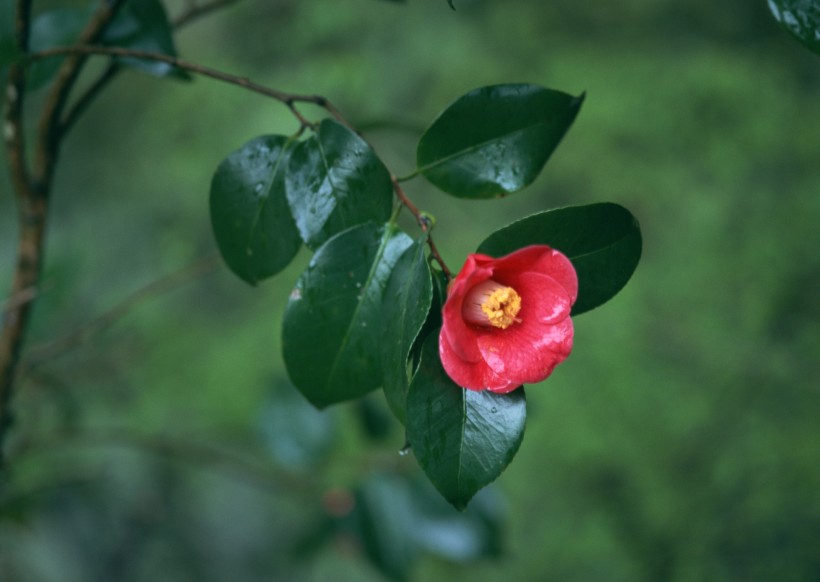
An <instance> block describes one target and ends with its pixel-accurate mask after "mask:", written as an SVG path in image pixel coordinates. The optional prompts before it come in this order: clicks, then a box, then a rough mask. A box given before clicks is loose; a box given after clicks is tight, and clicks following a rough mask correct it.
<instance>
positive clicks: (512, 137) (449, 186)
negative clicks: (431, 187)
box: [416, 84, 584, 198]
mask: <svg viewBox="0 0 820 582" xmlns="http://www.w3.org/2000/svg"><path fill="white" fill-rule="evenodd" d="M583 100H584V96H583V95H581V96H580V97H573V96H571V95H567V94H566V93H561V92H560V91H553V90H551V89H545V88H543V87H539V86H537V85H526V84H515V85H494V86H490V87H481V88H479V89H475V90H473V91H470V92H469V93H467V94H466V95H464V96H462V97H459V98H458V99H456V100H455V101H454V102H453V103H452V104H450V106H448V107H447V109H445V110H444V111H443V112H442V113H441V114H440V115H439V116H438V117H437V118H436V120H435V121H433V124H432V125H431V126H430V127H429V128H428V129H427V131H426V132H425V133H424V135H423V136H422V137H421V141H419V145H418V149H417V151H416V163H417V165H418V169H419V172H421V173H422V174H423V175H424V177H425V178H427V179H428V180H429V181H430V182H432V183H433V184H435V185H436V186H437V187H438V188H440V189H442V190H444V191H445V192H447V193H448V194H452V195H453V196H458V197H459V198H493V197H498V196H506V195H507V194H511V193H513V192H517V191H518V190H521V189H522V188H524V187H525V186H528V185H529V184H531V183H532V182H533V180H535V178H536V177H538V174H539V173H540V172H541V169H542V168H543V167H544V164H545V163H546V162H547V159H549V157H550V155H551V154H552V152H553V151H554V150H555V148H556V147H557V146H558V143H559V142H560V141H561V138H563V137H564V134H565V133H566V132H567V130H568V129H569V127H570V126H571V125H572V122H573V121H574V120H575V116H576V115H577V114H578V110H579V109H580V108H581V104H582V103H583Z"/></svg>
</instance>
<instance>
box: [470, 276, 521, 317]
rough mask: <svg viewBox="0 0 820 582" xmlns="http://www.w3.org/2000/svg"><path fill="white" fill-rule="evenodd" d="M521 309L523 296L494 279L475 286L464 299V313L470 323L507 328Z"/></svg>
mask: <svg viewBox="0 0 820 582" xmlns="http://www.w3.org/2000/svg"><path fill="white" fill-rule="evenodd" d="M519 311H521V296H520V295H519V294H518V292H517V291H516V290H515V289H513V288H512V287H506V286H504V285H502V284H500V283H497V282H496V281H493V280H492V279H488V280H487V281H484V282H483V283H479V284H478V285H476V286H475V287H473V288H472V289H471V290H470V292H469V293H468V294H467V297H465V299H464V304H463V307H462V315H463V316H464V319H465V320H466V321H468V322H469V323H473V324H476V325H484V326H491V327H497V328H500V329H507V328H508V327H510V326H511V325H512V324H513V323H515V322H520V321H521V320H520V319H517V318H516V316H517V315H518V312H519Z"/></svg>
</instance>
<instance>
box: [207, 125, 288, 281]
mask: <svg viewBox="0 0 820 582" xmlns="http://www.w3.org/2000/svg"><path fill="white" fill-rule="evenodd" d="M288 145H289V144H288V138H286V137H284V136H278V135H277V136H274V135H268V136H263V137H258V138H256V139H253V140H251V141H249V142H248V143H246V144H245V145H243V146H242V147H241V148H239V149H238V150H236V151H234V152H233V153H231V154H230V155H229V156H228V157H227V158H226V159H225V160H224V161H223V162H222V163H221V164H220V165H219V167H218V168H217V170H216V173H215V174H214V177H213V180H211V198H210V205H211V224H212V226H213V230H214V236H215V237H216V243H217V246H218V247H219V251H220V253H222V258H223V259H224V260H225V263H227V265H228V267H229V268H230V269H231V270H232V271H233V272H234V273H235V274H236V275H237V276H238V277H239V278H241V279H242V280H244V281H246V282H248V283H250V284H251V285H255V284H256V283H257V282H258V281H261V280H263V279H266V278H267V277H270V276H271V275H274V274H276V273H278V272H279V271H281V270H282V269H284V268H285V267H286V266H287V265H288V263H290V261H291V260H292V259H293V257H294V256H296V253H297V252H298V251H299V247H301V246H302V241H301V239H300V238H299V233H298V232H297V230H296V225H295V224H294V222H293V218H292V217H291V215H290V208H289V207H288V203H287V200H286V198H285V179H284V172H285V168H286V167H287V160H288V154H289V149H288Z"/></svg>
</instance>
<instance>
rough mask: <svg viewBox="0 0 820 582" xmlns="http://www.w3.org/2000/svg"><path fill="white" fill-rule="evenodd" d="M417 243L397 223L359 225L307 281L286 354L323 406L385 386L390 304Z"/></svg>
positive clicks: (338, 239)
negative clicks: (402, 262) (383, 337)
mask: <svg viewBox="0 0 820 582" xmlns="http://www.w3.org/2000/svg"><path fill="white" fill-rule="evenodd" d="M411 244H412V240H411V239H410V237H408V236H407V235H406V234H404V233H402V232H401V231H399V230H398V229H397V228H396V227H395V225H376V224H373V223H368V224H364V225H360V226H356V227H354V228H351V229H349V230H346V231H344V232H342V233H340V234H339V235H337V236H335V237H333V238H331V239H330V240H329V241H327V242H326V243H325V244H324V245H323V246H322V247H321V248H319V250H317V251H316V254H315V255H314V256H313V259H312V260H311V262H310V265H309V266H308V268H307V270H306V271H305V272H304V273H302V275H301V277H299V281H298V282H297V284H296V288H295V289H294V290H293V292H292V293H291V296H290V300H289V301H288V305H287V307H286V309H285V317H284V322H283V328H282V350H283V354H284V358H285V365H286V366H287V369H288V374H289V375H290V378H291V380H292V381H293V383H294V384H295V385H296V387H297V388H299V390H300V391H301V392H302V394H304V395H305V397H306V398H307V399H308V400H309V401H310V402H311V403H313V404H314V405H315V406H317V407H319V408H322V407H324V406H327V405H329V404H333V403H336V402H342V401H344V400H351V399H353V398H357V397H359V396H362V395H364V394H366V393H367V392H369V391H370V390H372V389H374V388H376V387H378V386H380V385H381V363H380V357H379V353H380V350H379V340H380V334H379V330H380V329H381V317H382V313H381V309H382V300H383V298H384V292H385V288H386V287H387V281H388V279H389V278H390V273H391V272H392V271H393V267H394V266H395V264H396V262H397V261H398V260H399V257H401V255H402V253H403V252H404V251H405V249H407V247H409V246H410V245H411Z"/></svg>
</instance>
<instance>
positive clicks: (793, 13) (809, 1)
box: [769, 0, 820, 54]
mask: <svg viewBox="0 0 820 582" xmlns="http://www.w3.org/2000/svg"><path fill="white" fill-rule="evenodd" d="M769 10H771V11H772V14H774V17H775V19H776V20H777V21H778V22H779V23H780V25H781V26H782V27H783V28H785V29H786V30H788V31H789V32H790V33H792V34H793V35H794V36H795V37H797V38H798V39H799V40H800V42H802V43H803V44H804V45H806V46H807V47H809V49H811V50H812V51H813V52H815V53H818V54H820V1H818V0H769Z"/></svg>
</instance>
